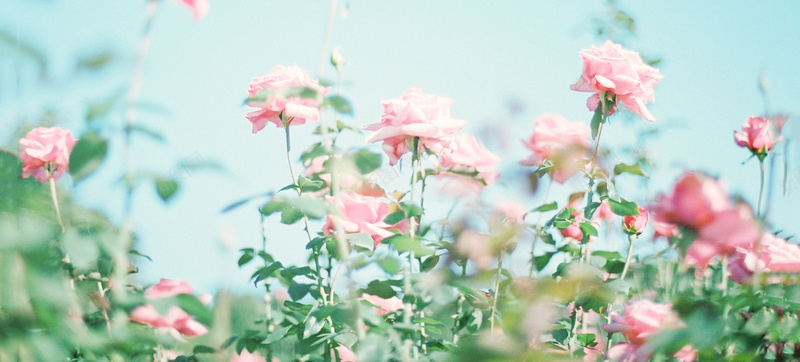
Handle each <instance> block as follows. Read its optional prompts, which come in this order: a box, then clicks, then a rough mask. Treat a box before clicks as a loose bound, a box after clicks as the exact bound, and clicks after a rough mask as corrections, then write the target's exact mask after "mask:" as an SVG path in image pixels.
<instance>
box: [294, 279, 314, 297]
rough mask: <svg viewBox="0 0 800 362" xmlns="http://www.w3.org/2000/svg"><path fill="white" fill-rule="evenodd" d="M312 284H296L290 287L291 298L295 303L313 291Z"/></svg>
mask: <svg viewBox="0 0 800 362" xmlns="http://www.w3.org/2000/svg"><path fill="white" fill-rule="evenodd" d="M311 287H313V285H312V284H299V283H294V284H292V285H290V286H289V297H291V298H292V300H294V301H298V300H300V299H303V297H305V296H306V295H307V294H308V292H309V291H311Z"/></svg>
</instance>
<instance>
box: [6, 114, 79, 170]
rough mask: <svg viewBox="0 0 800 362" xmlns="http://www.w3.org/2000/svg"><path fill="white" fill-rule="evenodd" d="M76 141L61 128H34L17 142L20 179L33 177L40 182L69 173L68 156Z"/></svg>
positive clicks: (70, 132) (68, 132) (68, 131)
mask: <svg viewBox="0 0 800 362" xmlns="http://www.w3.org/2000/svg"><path fill="white" fill-rule="evenodd" d="M77 142H78V141H77V140H76V139H75V137H73V136H72V131H70V130H65V129H62V128H61V127H50V128H46V127H36V128H34V129H32V130H31V131H30V132H28V134H27V135H25V138H23V139H20V140H19V144H20V146H22V152H21V153H20V154H19V159H20V160H21V161H22V178H28V176H31V175H33V177H34V178H36V179H37V180H39V181H40V182H47V181H48V180H49V179H50V177H52V178H53V179H58V178H59V177H61V175H62V174H63V173H64V172H65V171H69V155H70V153H71V152H72V148H73V147H75V143H77Z"/></svg>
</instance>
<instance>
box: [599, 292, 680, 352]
mask: <svg viewBox="0 0 800 362" xmlns="http://www.w3.org/2000/svg"><path fill="white" fill-rule="evenodd" d="M611 319H612V320H613V321H614V323H611V324H604V325H602V326H601V327H600V328H602V329H603V330H604V331H606V332H609V333H616V332H621V333H622V335H623V336H625V339H627V340H628V342H630V343H633V344H636V345H642V344H644V343H645V342H647V339H648V338H650V337H651V336H653V335H655V334H657V333H658V332H659V331H661V329H662V328H663V327H668V328H669V327H676V326H679V325H680V324H681V321H680V320H679V319H678V315H677V314H676V313H675V312H673V311H672V305H671V304H662V303H654V302H651V301H649V300H646V299H645V300H640V301H638V302H633V303H630V304H627V305H626V306H625V315H624V316H619V315H616V314H615V315H612V316H611Z"/></svg>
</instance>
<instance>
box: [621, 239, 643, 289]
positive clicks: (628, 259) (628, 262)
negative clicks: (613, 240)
mask: <svg viewBox="0 0 800 362" xmlns="http://www.w3.org/2000/svg"><path fill="white" fill-rule="evenodd" d="M638 238H639V236H638V235H636V234H628V242H629V245H628V256H626V257H625V266H624V267H623V268H622V274H620V276H619V279H620V280H625V276H626V275H628V268H629V267H630V265H631V258H632V256H633V244H635V243H636V239H638Z"/></svg>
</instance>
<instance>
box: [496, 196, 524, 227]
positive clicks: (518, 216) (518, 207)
mask: <svg viewBox="0 0 800 362" xmlns="http://www.w3.org/2000/svg"><path fill="white" fill-rule="evenodd" d="M494 211H495V212H496V213H498V214H500V215H502V216H503V217H504V218H505V219H506V220H509V221H511V222H513V223H515V224H524V223H525V214H527V213H528V210H527V209H526V208H525V206H523V205H522V204H520V203H519V202H517V201H514V200H500V201H498V202H495V203H494Z"/></svg>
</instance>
